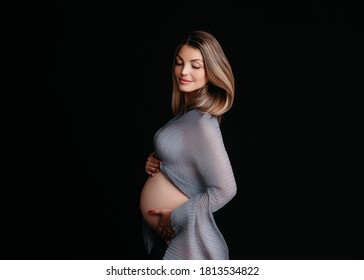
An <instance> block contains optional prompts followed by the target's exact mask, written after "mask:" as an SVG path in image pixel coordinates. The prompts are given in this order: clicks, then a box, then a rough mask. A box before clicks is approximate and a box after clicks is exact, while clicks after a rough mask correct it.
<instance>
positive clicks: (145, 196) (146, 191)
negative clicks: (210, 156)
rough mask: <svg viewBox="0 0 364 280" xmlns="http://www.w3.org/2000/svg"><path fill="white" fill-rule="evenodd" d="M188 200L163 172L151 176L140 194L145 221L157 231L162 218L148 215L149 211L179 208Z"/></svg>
mask: <svg viewBox="0 0 364 280" xmlns="http://www.w3.org/2000/svg"><path fill="white" fill-rule="evenodd" d="M187 200H188V197H187V196H185V195H184V194H183V193H182V192H181V191H180V190H179V189H178V188H177V187H176V186H175V185H174V184H173V183H172V182H171V181H170V180H168V179H167V178H166V177H165V175H164V174H163V172H161V171H160V172H158V173H156V174H155V176H154V177H152V176H149V177H148V179H147V181H146V182H145V184H144V186H143V189H142V191H141V194H140V210H141V212H142V216H143V218H144V220H145V221H146V222H147V224H149V225H150V226H151V227H152V228H153V229H156V228H157V226H158V223H159V219H160V217H159V216H158V215H151V214H148V211H149V210H155V209H162V208H177V207H179V206H181V205H182V204H183V203H185V202H186V201H187Z"/></svg>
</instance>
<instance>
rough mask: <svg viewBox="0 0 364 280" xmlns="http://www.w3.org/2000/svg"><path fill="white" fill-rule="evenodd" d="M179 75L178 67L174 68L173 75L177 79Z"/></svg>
mask: <svg viewBox="0 0 364 280" xmlns="http://www.w3.org/2000/svg"><path fill="white" fill-rule="evenodd" d="M180 74H181V71H180V68H179V67H175V68H174V75H175V76H176V77H177V76H179V75H180Z"/></svg>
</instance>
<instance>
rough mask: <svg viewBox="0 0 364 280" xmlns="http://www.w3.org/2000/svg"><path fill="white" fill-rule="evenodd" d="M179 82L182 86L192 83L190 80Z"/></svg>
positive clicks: (180, 80)
mask: <svg viewBox="0 0 364 280" xmlns="http://www.w3.org/2000/svg"><path fill="white" fill-rule="evenodd" d="M179 82H180V83H181V84H183V85H187V84H189V83H191V82H192V81H190V80H186V79H179Z"/></svg>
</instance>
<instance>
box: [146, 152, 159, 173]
mask: <svg viewBox="0 0 364 280" xmlns="http://www.w3.org/2000/svg"><path fill="white" fill-rule="evenodd" d="M159 170H160V160H158V159H157V158H156V157H155V156H154V153H152V154H150V155H149V156H148V158H147V162H146V164H145V172H146V173H147V174H148V175H149V176H154V174H155V173H158V172H159Z"/></svg>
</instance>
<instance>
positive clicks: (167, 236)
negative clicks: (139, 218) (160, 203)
mask: <svg viewBox="0 0 364 280" xmlns="http://www.w3.org/2000/svg"><path fill="white" fill-rule="evenodd" d="M172 210H173V209H170V208H169V209H151V210H149V211H148V213H149V214H150V215H159V216H160V220H159V224H158V229H157V233H158V235H159V236H160V237H161V238H163V239H164V240H166V241H170V240H171V239H172V238H173V236H174V232H173V228H172V225H171V213H172Z"/></svg>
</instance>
